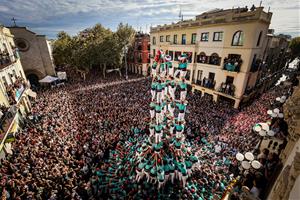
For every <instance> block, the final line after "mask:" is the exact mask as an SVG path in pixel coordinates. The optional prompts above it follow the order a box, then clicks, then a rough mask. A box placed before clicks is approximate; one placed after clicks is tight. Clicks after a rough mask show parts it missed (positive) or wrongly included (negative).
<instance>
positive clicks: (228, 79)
mask: <svg viewBox="0 0 300 200" xmlns="http://www.w3.org/2000/svg"><path fill="white" fill-rule="evenodd" d="M233 81H234V77H232V76H226V82H225V83H226V84H233Z"/></svg>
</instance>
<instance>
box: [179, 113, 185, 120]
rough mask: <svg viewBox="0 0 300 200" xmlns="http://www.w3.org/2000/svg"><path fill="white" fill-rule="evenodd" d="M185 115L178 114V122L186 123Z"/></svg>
mask: <svg viewBox="0 0 300 200" xmlns="http://www.w3.org/2000/svg"><path fill="white" fill-rule="evenodd" d="M184 114H185V113H179V114H178V120H179V121H184Z"/></svg>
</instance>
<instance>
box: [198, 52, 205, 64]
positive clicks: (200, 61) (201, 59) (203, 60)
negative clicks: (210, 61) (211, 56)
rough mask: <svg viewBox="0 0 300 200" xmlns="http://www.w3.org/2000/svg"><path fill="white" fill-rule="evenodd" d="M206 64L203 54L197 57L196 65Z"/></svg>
mask: <svg viewBox="0 0 300 200" xmlns="http://www.w3.org/2000/svg"><path fill="white" fill-rule="evenodd" d="M206 62H207V56H206V55H205V53H204V52H201V53H200V54H199V55H197V63H206Z"/></svg>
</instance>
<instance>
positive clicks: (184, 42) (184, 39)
mask: <svg viewBox="0 0 300 200" xmlns="http://www.w3.org/2000/svg"><path fill="white" fill-rule="evenodd" d="M181 44H186V34H182V38H181Z"/></svg>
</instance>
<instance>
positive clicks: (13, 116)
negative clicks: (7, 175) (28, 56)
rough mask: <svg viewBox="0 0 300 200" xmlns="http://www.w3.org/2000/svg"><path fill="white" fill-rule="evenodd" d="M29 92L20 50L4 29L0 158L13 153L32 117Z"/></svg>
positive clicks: (1, 33) (0, 62)
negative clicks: (17, 137) (19, 134)
mask: <svg viewBox="0 0 300 200" xmlns="http://www.w3.org/2000/svg"><path fill="white" fill-rule="evenodd" d="M28 95H32V96H35V93H34V92H32V91H31V90H30V89H29V84H28V82H27V79H26V76H25V73H24V71H23V68H22V64H21V62H20V57H19V52H18V48H16V46H15V43H14V36H13V35H12V34H11V32H10V30H9V29H7V28H5V27H3V26H0V158H3V157H5V155H6V154H7V153H11V145H10V142H11V141H13V140H14V136H15V135H14V134H15V132H17V131H18V130H19V129H20V127H21V126H22V124H23V123H24V121H23V120H24V117H25V116H26V115H27V114H28V113H30V110H31V104H30V100H29V97H28Z"/></svg>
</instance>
